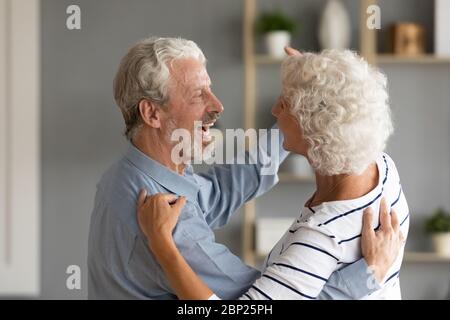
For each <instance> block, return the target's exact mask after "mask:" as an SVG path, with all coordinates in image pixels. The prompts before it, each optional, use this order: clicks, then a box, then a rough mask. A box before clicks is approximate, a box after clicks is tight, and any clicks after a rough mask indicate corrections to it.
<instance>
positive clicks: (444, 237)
mask: <svg viewBox="0 0 450 320" xmlns="http://www.w3.org/2000/svg"><path fill="white" fill-rule="evenodd" d="M431 241H432V242H433V249H434V251H435V252H436V253H437V254H438V255H440V256H445V257H450V232H439V233H434V234H432V235H431Z"/></svg>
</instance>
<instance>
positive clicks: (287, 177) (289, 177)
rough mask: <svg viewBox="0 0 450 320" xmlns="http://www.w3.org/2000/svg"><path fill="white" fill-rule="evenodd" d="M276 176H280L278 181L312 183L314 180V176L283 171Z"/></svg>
mask: <svg viewBox="0 0 450 320" xmlns="http://www.w3.org/2000/svg"><path fill="white" fill-rule="evenodd" d="M278 177H279V178H280V182H303V183H314V182H315V181H316V179H315V177H314V176H296V175H293V174H289V173H285V172H282V173H280V174H279V175H278Z"/></svg>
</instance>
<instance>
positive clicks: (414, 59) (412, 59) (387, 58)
mask: <svg viewBox="0 0 450 320" xmlns="http://www.w3.org/2000/svg"><path fill="white" fill-rule="evenodd" d="M375 61H376V63H384V64H390V63H417V64H438V63H450V56H436V55H433V54H425V55H420V56H400V55H394V54H378V55H376V56H375Z"/></svg>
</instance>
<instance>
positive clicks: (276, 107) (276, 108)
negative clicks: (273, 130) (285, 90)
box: [272, 102, 280, 118]
mask: <svg viewBox="0 0 450 320" xmlns="http://www.w3.org/2000/svg"><path fill="white" fill-rule="evenodd" d="M279 105H280V103H279V102H277V103H276V104H275V105H274V106H273V107H272V115H273V116H274V117H275V118H278V115H279V114H280V107H279Z"/></svg>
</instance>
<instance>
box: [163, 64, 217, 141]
mask: <svg viewBox="0 0 450 320" xmlns="http://www.w3.org/2000/svg"><path fill="white" fill-rule="evenodd" d="M170 74H171V80H170V85H169V102H168V103H167V105H166V108H165V110H167V111H166V112H165V113H166V119H165V123H166V124H167V125H165V126H164V128H163V130H165V133H166V134H167V135H166V136H168V137H170V136H171V134H172V131H173V130H175V129H180V128H183V129H186V130H188V131H189V132H190V133H191V138H192V139H194V137H197V138H198V139H199V140H197V141H201V142H202V144H203V147H206V146H207V145H208V144H209V143H211V141H212V139H211V135H210V132H209V128H210V127H211V126H213V125H214V123H215V121H216V120H217V118H218V117H219V115H220V114H221V112H222V111H223V106H222V104H221V103H220V101H219V100H218V99H217V97H216V96H215V95H214V93H213V92H212V91H211V80H210V78H209V76H208V73H207V72H206V68H205V67H204V65H203V64H202V63H201V62H200V61H198V60H196V59H193V58H189V59H180V60H175V61H173V62H172V64H171V66H170ZM195 121H201V122H202V126H201V127H197V128H195V129H194V122H195Z"/></svg>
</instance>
